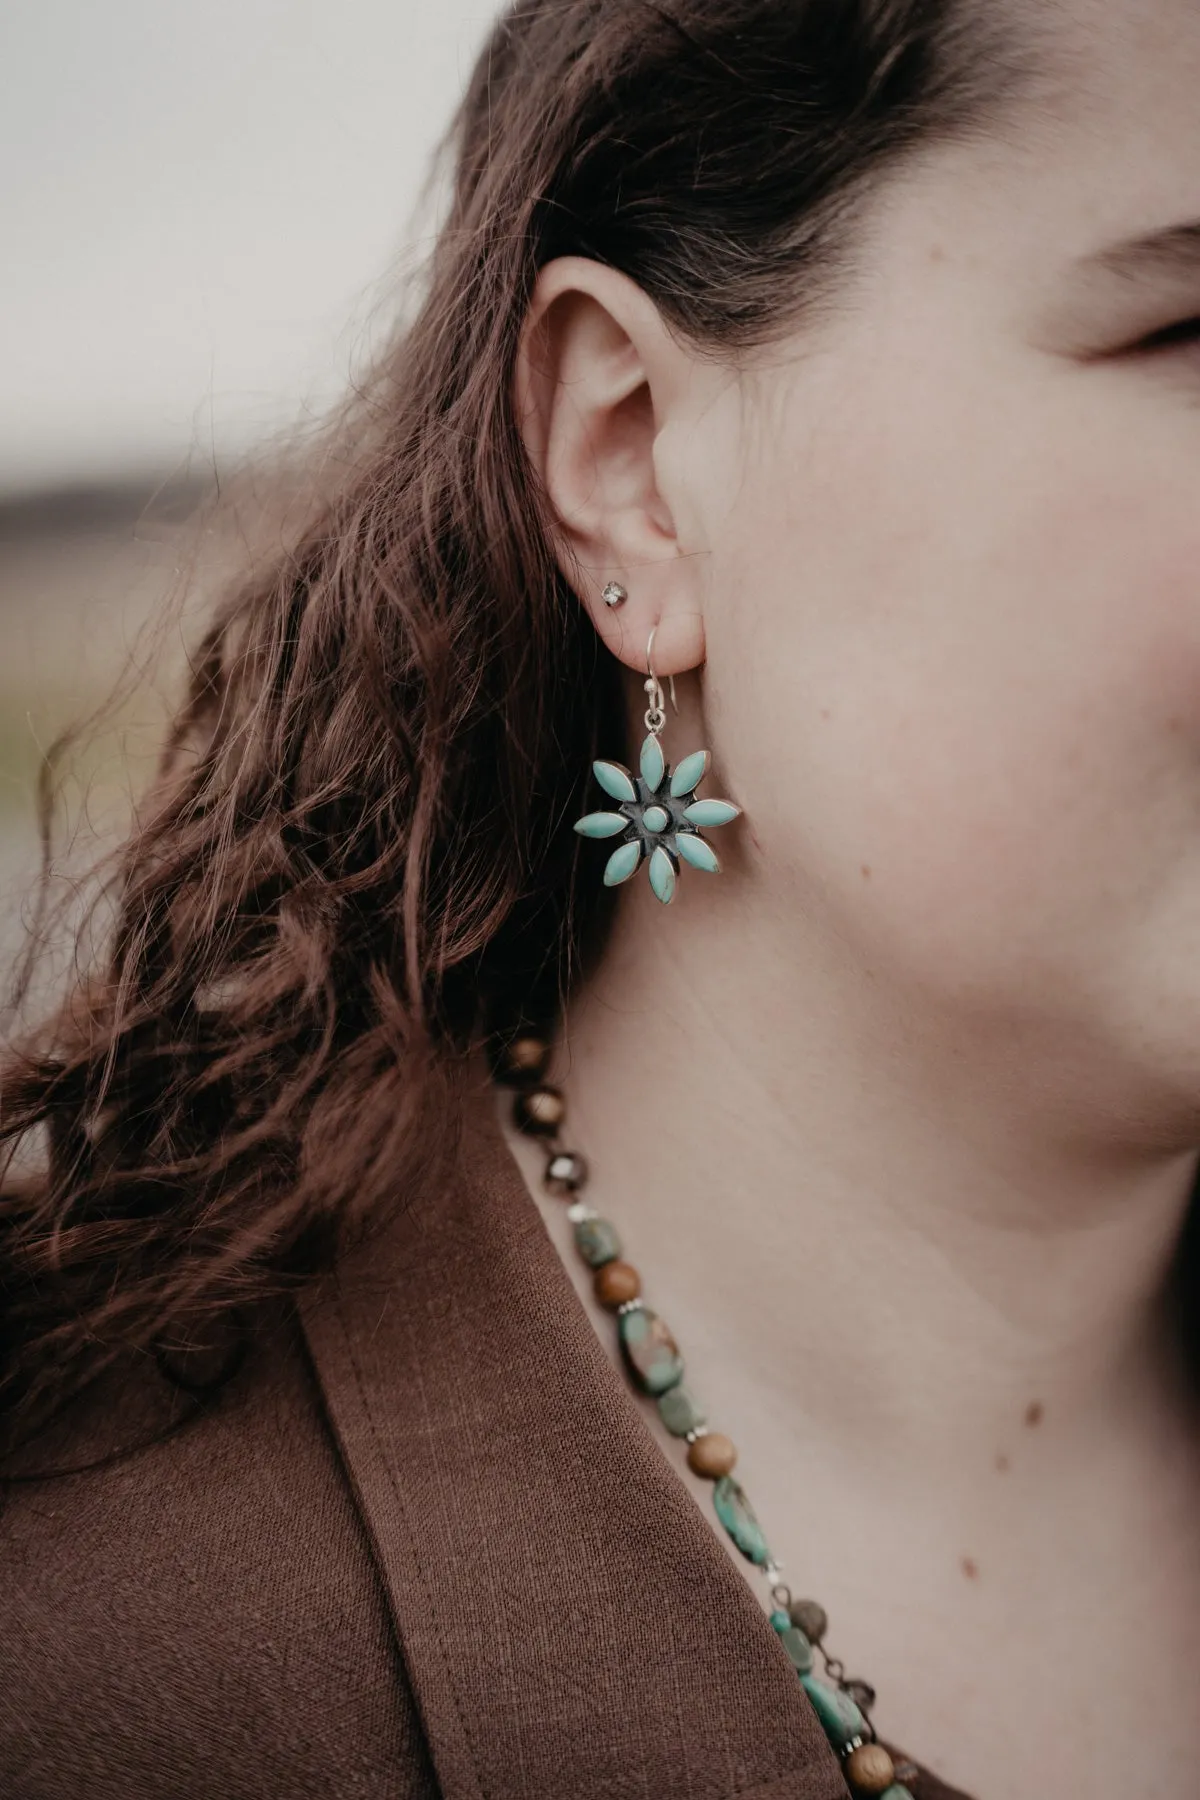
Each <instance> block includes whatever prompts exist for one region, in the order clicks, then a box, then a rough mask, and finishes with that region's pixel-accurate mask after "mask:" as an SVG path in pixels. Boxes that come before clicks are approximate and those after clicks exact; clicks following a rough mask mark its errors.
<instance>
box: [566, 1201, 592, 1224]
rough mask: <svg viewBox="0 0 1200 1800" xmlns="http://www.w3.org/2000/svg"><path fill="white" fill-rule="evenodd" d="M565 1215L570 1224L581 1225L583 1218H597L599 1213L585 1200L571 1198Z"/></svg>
mask: <svg viewBox="0 0 1200 1800" xmlns="http://www.w3.org/2000/svg"><path fill="white" fill-rule="evenodd" d="M567 1217H568V1219H570V1221H571V1223H572V1225H582V1224H583V1221H584V1220H585V1219H598V1218H599V1217H600V1215H599V1213H598V1212H597V1211H596V1209H595V1207H594V1206H589V1205H588V1203H587V1201H586V1200H572V1202H571V1204H570V1206H568V1208H567Z"/></svg>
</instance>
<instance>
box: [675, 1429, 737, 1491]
mask: <svg viewBox="0 0 1200 1800" xmlns="http://www.w3.org/2000/svg"><path fill="white" fill-rule="evenodd" d="M687 1459H688V1468H689V1469H690V1470H691V1471H692V1473H693V1474H694V1475H703V1476H704V1479H705V1480H706V1481H720V1479H721V1477H722V1475H728V1474H729V1472H730V1470H731V1469H732V1468H733V1465H734V1463H735V1462H736V1461H737V1448H736V1446H735V1444H734V1442H733V1439H732V1438H727V1437H726V1436H725V1433H724V1432H723V1431H706V1432H703V1433H702V1434H701V1436H700V1437H698V1438H693V1440H692V1442H691V1443H690V1444H689V1445H688V1453H687Z"/></svg>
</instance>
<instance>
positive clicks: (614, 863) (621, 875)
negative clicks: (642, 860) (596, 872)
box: [604, 838, 642, 887]
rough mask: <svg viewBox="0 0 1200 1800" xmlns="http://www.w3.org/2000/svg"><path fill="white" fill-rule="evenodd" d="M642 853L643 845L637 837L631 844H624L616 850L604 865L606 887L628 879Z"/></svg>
mask: <svg viewBox="0 0 1200 1800" xmlns="http://www.w3.org/2000/svg"><path fill="white" fill-rule="evenodd" d="M641 854H642V846H641V845H640V844H639V842H638V840H637V839H636V838H634V840H633V842H632V843H631V844H622V845H621V847H620V849H619V850H614V851H613V853H612V855H611V856H610V857H609V859H608V861H607V862H606V863H605V865H604V885H605V887H616V885H617V883H618V882H619V881H628V880H629V877H630V876H631V875H632V874H633V871H634V870H635V869H636V868H637V866H638V859H639V857H640V856H641Z"/></svg>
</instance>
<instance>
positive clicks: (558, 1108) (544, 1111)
mask: <svg viewBox="0 0 1200 1800" xmlns="http://www.w3.org/2000/svg"><path fill="white" fill-rule="evenodd" d="M566 1116H567V1103H566V1101H565V1099H564V1098H563V1096H562V1094H561V1093H560V1091H559V1089H558V1088H556V1087H551V1086H550V1085H549V1084H548V1083H546V1082H543V1084H542V1085H541V1087H535V1088H530V1089H529V1092H528V1093H526V1094H518V1095H517V1096H516V1097H515V1099H514V1100H513V1124H514V1125H515V1126H516V1127H517V1129H518V1130H519V1131H527V1132H528V1133H529V1135H530V1136H531V1137H553V1136H554V1133H555V1132H556V1131H557V1130H558V1128H559V1126H560V1125H561V1124H562V1122H563V1120H564V1119H565V1118H566Z"/></svg>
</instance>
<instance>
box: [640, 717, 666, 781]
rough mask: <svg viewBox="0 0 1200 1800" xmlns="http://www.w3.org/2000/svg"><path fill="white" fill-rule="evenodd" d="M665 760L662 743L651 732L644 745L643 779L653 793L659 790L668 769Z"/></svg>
mask: <svg viewBox="0 0 1200 1800" xmlns="http://www.w3.org/2000/svg"><path fill="white" fill-rule="evenodd" d="M666 766H667V765H666V764H665V762H664V761H663V753H662V745H661V744H660V743H659V741H658V739H657V738H656V737H655V735H654V733H653V732H651V733H650V736H649V737H648V738H647V739H646V741H645V743H644V744H643V745H642V780H643V781H644V782H645V784H646V786H647V787H648V788H649V789H650V792H651V793H652V794H656V793H657V792H658V784H659V782H660V781H661V780H662V778H663V775H664V773H665V771H666Z"/></svg>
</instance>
